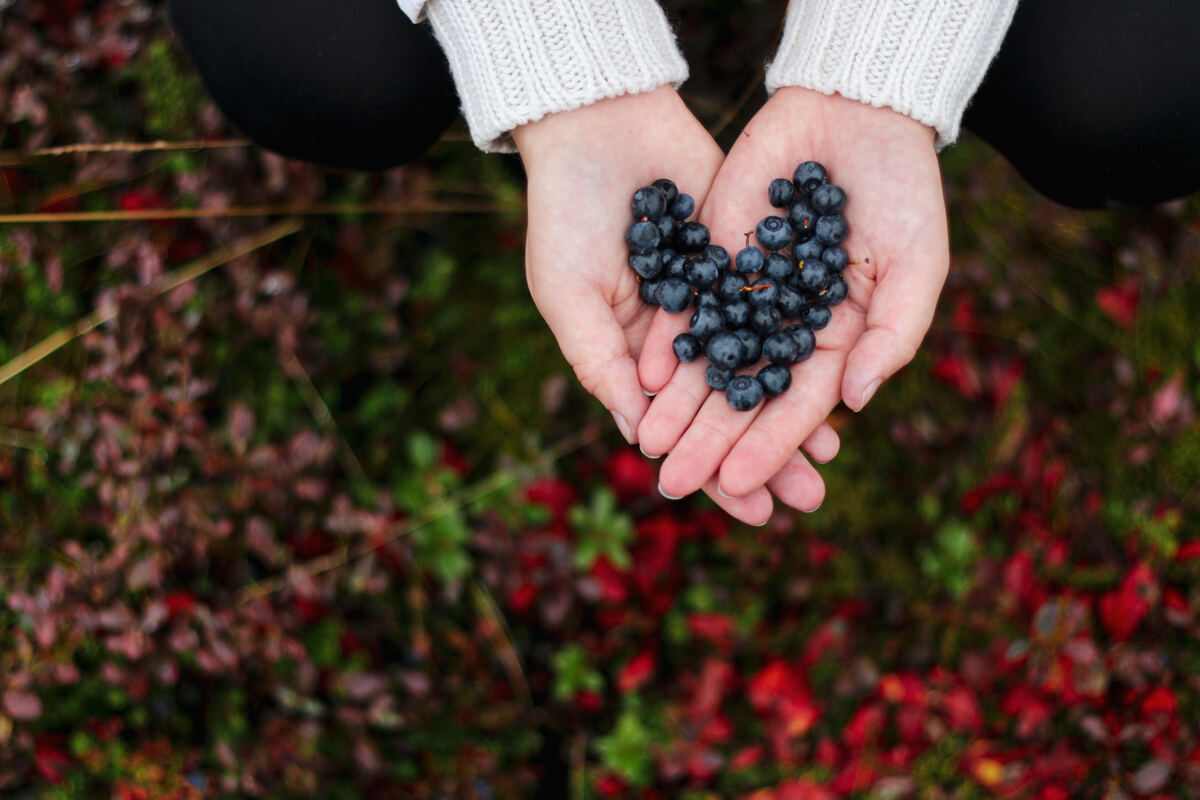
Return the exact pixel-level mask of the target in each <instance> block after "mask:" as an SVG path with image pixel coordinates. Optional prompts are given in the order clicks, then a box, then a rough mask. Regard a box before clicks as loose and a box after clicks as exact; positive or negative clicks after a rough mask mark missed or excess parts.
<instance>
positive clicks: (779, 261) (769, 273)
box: [763, 253, 796, 283]
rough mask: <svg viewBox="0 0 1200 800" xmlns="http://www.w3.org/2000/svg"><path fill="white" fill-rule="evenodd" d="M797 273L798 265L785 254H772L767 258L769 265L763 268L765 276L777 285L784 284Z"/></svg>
mask: <svg viewBox="0 0 1200 800" xmlns="http://www.w3.org/2000/svg"><path fill="white" fill-rule="evenodd" d="M795 271H796V265H795V264H793V263H792V260H791V259H790V258H788V257H787V256H785V255H784V254H783V253H771V254H770V255H769V256H767V263H766V265H765V266H764V267H763V275H765V276H766V277H767V279H768V280H771V281H774V282H775V283H783V282H784V281H786V280H788V279H789V278H791V277H792V273H793V272H795Z"/></svg>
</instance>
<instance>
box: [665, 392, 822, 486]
mask: <svg viewBox="0 0 1200 800" xmlns="http://www.w3.org/2000/svg"><path fill="white" fill-rule="evenodd" d="M659 397H662V395H659ZM655 400H656V401H657V400H658V398H655ZM754 416H755V412H753V411H734V410H733V409H732V408H730V406H729V403H728V402H727V401H726V399H725V394H724V393H723V392H710V393H709V396H708V399H707V400H705V401H704V404H703V405H702V406H701V407H700V410H699V411H698V412H697V413H696V416H695V417H694V418H693V419H692V421H691V424H689V425H688V426H687V430H686V431H684V433H683V435H682V436H680V438H679V441H678V442H677V443H676V444H675V446H674V447H672V448H671V452H670V455H668V456H667V458H666V459H665V460H664V461H663V465H662V469H661V470H660V471H659V475H658V479H659V483H660V484H661V485H662V487H663V488H664V489H665V490H666V491H667V492H669V493H670V494H672V495H675V496H683V495H687V494H691V493H692V492H694V491H696V490H697V489H699V488H700V487H702V486H703V485H704V484H705V483H706V482H707V481H708V480H709V479H710V478H711V477H713V476H714V475H715V474H716V472H717V470H718V469H719V468H720V466H721V462H722V460H723V459H724V458H725V456H726V454H728V453H729V451H730V450H731V449H733V446H734V444H735V443H736V442H737V441H738V439H739V438H740V437H741V436H742V434H743V433H744V432H745V431H746V428H748V427H749V426H750V423H751V422H752V420H753V419H754ZM797 444H799V443H798V442H797ZM792 449H793V450H794V449H795V448H792ZM764 483H766V477H764V478H763V479H762V480H761V481H759V482H758V483H757V484H756V485H754V486H745V488H744V489H743V490H742V491H733V492H731V491H729V490H728V489H727V488H726V489H725V494H726V496H729V497H744V496H746V495H748V494H750V493H751V492H752V491H754V490H755V489H757V488H759V487H760V486H762V485H763V484H764ZM722 486H723V485H722ZM723 488H724V487H723Z"/></svg>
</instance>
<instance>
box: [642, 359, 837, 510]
mask: <svg viewBox="0 0 1200 800" xmlns="http://www.w3.org/2000/svg"><path fill="white" fill-rule="evenodd" d="M843 364H845V354H844V353H841V352H839V351H837V350H817V352H816V353H814V354H813V356H812V358H810V359H809V360H808V361H805V362H803V363H802V364H797V365H794V366H793V367H792V386H791V388H790V389H788V390H787V391H786V392H784V393H783V394H781V395H779V396H778V397H774V398H772V399H771V400H770V402H768V403H766V404H764V405H763V406H762V410H761V411H760V412H759V413H758V415H757V416H756V417H755V418H754V420H753V422H752V424H751V425H749V426H748V428H747V429H746V431H745V433H743V434H742V435H741V437H740V438H739V439H738V440H737V444H736V445H735V446H734V447H732V448H731V449H730V452H729V454H728V455H727V456H726V457H725V459H724V461H723V462H722V463H721V467H720V470H721V471H720V484H721V489H722V490H723V491H724V492H725V493H726V494H729V495H733V496H735V497H740V496H741V495H744V494H748V493H749V492H751V491H753V490H754V489H756V488H758V487H759V486H762V485H763V484H764V483H766V482H767V481H768V480H769V479H770V478H771V476H772V475H774V474H775V473H776V472H778V471H779V470H780V469H782V468H783V466H784V464H786V463H787V462H788V460H789V459H790V458H791V457H792V455H793V454H794V453H795V452H796V450H797V449H798V448H799V447H800V443H801V442H803V441H804V440H805V439H807V438H808V437H809V435H810V434H812V432H813V431H814V430H816V429H817V427H818V426H819V425H821V423H823V422H824V421H825V418H826V417H828V416H829V412H830V411H832V410H833V407H834V406H835V405H837V401H838V391H839V389H840V387H841V377H842V365H843ZM665 466H666V465H665V464H664V468H665Z"/></svg>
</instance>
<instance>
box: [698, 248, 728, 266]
mask: <svg viewBox="0 0 1200 800" xmlns="http://www.w3.org/2000/svg"><path fill="white" fill-rule="evenodd" d="M704 257H705V258H711V259H712V260H713V262H715V263H716V265H717V269H719V270H721V271H724V270H727V269H729V251H728V250H726V249H725V248H724V247H721V245H719V244H710V245H708V246H707V247H705V248H704Z"/></svg>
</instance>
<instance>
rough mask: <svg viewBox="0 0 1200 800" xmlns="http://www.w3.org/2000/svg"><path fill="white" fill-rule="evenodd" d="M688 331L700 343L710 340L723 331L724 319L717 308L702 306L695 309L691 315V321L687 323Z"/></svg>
mask: <svg viewBox="0 0 1200 800" xmlns="http://www.w3.org/2000/svg"><path fill="white" fill-rule="evenodd" d="M688 330H689V331H691V333H692V336H695V337H696V338H697V339H699V340H700V341H702V342H703V341H706V340H708V339H710V338H711V337H712V336H713V334H717V333H720V332H721V331H723V330H725V317H724V316H723V315H722V314H721V310H720V309H719V308H714V307H712V306H703V307H701V308H697V309H696V312H695V313H694V314H692V319H691V321H690V322H689V323H688Z"/></svg>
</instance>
